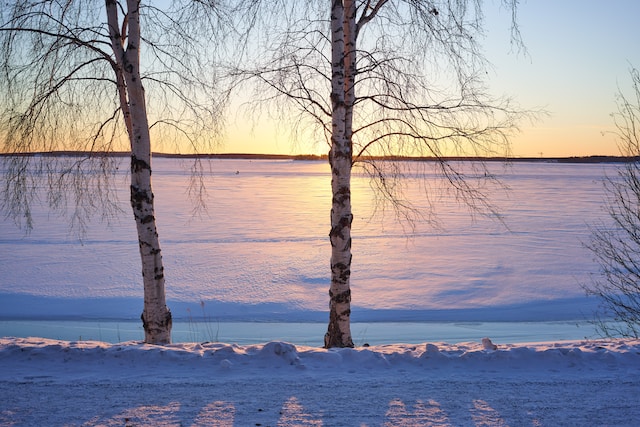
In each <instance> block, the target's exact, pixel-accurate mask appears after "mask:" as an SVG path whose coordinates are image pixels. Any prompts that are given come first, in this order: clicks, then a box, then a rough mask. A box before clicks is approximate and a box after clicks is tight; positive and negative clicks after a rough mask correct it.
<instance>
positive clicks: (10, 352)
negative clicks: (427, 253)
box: [0, 338, 640, 427]
mask: <svg viewBox="0 0 640 427" xmlns="http://www.w3.org/2000/svg"><path fill="white" fill-rule="evenodd" d="M491 344H493V345H495V346H496V347H497V348H496V349H494V347H493V346H492V345H491ZM0 366H2V369H0V396H2V398H1V399H0V425H1V426H45V425H46V426H62V425H64V426H348V427H351V426H356V427H363V426H385V427H386V426H629V427H632V426H637V425H638V421H639V420H640V403H638V396H639V395H640V341H629V340H627V341H622V340H616V341H609V342H602V341H582V342H568V341H565V342H557V343H533V344H518V345H510V344H503V343H499V342H494V343H489V342H487V343H484V344H483V343H482V342H469V343H460V344H455V345H452V344H445V343H439V342H434V343H424V344H393V345H382V346H372V347H368V348H363V347H361V348H357V349H334V350H323V349H319V348H317V347H305V346H294V345H292V344H288V343H284V342H269V343H265V344H259V345H246V346H238V345H233V344H223V343H198V344H174V345H170V346H149V345H143V344H140V343H136V342H126V343H120V344H106V343H102V342H91V341H83V342H69V341H55V340H46V339H41V338H15V339H6V338H5V339H0Z"/></svg>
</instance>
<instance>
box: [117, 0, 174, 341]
mask: <svg viewBox="0 0 640 427" xmlns="http://www.w3.org/2000/svg"><path fill="white" fill-rule="evenodd" d="M105 3H106V8H107V17H108V22H109V28H110V35H111V42H112V47H113V51H114V55H115V59H116V63H117V66H116V70H115V71H116V75H117V78H118V83H119V85H118V89H119V91H120V102H121V107H122V111H123V115H124V118H125V122H126V124H127V130H128V131H129V141H130V144H131V207H132V209H133V215H134V218H135V221H136V228H137V232H138V242H139V247H140V257H141V260H142V277H143V284H144V310H143V312H142V316H141V318H142V323H143V326H144V331H145V342H146V343H150V344H166V343H170V342H171V324H172V321H171V312H170V311H169V309H168V308H167V305H166V299H165V287H164V267H163V265H162V254H161V250H160V241H159V238H158V232H157V228H156V222H155V211H154V204H153V192H152V188H151V138H150V135H149V123H148V119H147V110H146V105H145V98H144V87H143V85H142V80H141V78H140V49H139V48H140V40H141V38H140V19H139V6H140V1H139V0H127V10H128V13H127V16H126V17H125V19H124V23H123V25H122V27H123V31H122V33H121V32H120V30H119V22H118V9H117V5H116V2H115V1H114V0H106V1H105ZM125 31H126V33H125ZM125 34H126V44H127V45H126V49H125V48H124V46H123V45H124V41H125Z"/></svg>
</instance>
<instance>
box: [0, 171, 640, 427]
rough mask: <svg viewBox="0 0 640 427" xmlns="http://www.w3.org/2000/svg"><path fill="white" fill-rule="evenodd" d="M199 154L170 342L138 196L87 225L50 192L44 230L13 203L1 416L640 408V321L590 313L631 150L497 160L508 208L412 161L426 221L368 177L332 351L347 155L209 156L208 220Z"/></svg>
mask: <svg viewBox="0 0 640 427" xmlns="http://www.w3.org/2000/svg"><path fill="white" fill-rule="evenodd" d="M179 163H180V162H178V161H176V160H171V159H157V160H156V162H155V171H154V185H155V193H156V200H157V202H158V211H157V217H158V222H159V228H160V238H161V244H162V245H163V254H164V259H165V261H166V266H165V267H166V273H167V292H168V296H169V298H168V300H169V306H170V308H171V309H172V312H173V315H174V318H175V325H174V326H175V327H174V332H175V336H174V342H176V343H175V344H172V345H167V346H150V345H145V344H142V343H140V342H139V341H138V340H140V339H141V337H142V333H141V328H140V325H139V321H138V318H139V314H140V311H141V307H142V296H141V289H140V285H139V277H138V276H139V270H140V269H139V265H138V264H139V259H138V255H137V253H136V250H137V243H136V240H135V231H134V230H133V221H131V220H130V218H129V215H126V214H125V215H123V217H122V218H118V219H116V222H115V223H114V224H113V225H112V226H111V227H105V226H104V225H102V224H99V223H97V222H96V223H95V224H90V225H91V226H90V227H89V233H88V234H87V236H85V237H84V239H83V241H82V244H79V243H78V241H77V240H76V239H75V238H74V236H73V235H70V234H69V233H68V230H67V223H66V222H65V220H64V219H58V218H56V217H55V216H52V215H50V214H49V213H48V212H47V211H46V210H44V209H42V208H36V209H35V210H34V213H35V215H36V218H35V219H36V224H35V225H36V228H35V230H34V231H33V233H32V234H30V235H24V234H23V233H22V232H21V231H20V230H16V229H15V227H14V226H13V224H12V223H11V221H9V220H7V219H2V220H0V230H1V233H0V316H1V318H0V336H5V337H4V338H0V397H1V398H0V426H43V425H54V426H58V425H60V426H62V425H64V426H97V425H101V426H140V425H153V426H338V427H339V426H356V427H364V426H368V427H371V426H385V427H387V426H416V425H419V426H586V425H608V426H635V425H637V424H638V420H640V404H638V400H637V396H638V395H640V341H638V340H619V339H616V340H607V341H605V340H598V339H593V338H594V334H593V331H591V330H588V329H586V330H585V329H584V328H585V324H586V323H585V322H586V321H587V320H588V319H590V316H591V315H592V310H593V308H594V306H595V303H596V302H594V301H593V300H592V299H588V298H586V297H585V296H584V292H583V290H582V289H581V288H580V284H581V283H584V282H585V281H586V280H588V277H589V274H591V273H596V272H597V266H595V265H594V264H593V262H592V261H591V256H590V254H589V252H588V251H587V250H586V249H585V248H584V246H583V244H582V243H583V242H585V241H586V239H588V236H589V234H588V227H587V225H588V224H591V223H594V222H595V221H597V220H599V219H600V218H602V216H603V212H602V210H601V208H600V202H601V200H602V188H601V185H600V182H599V179H600V178H601V177H602V176H603V174H604V173H608V174H610V175H613V174H614V173H612V172H614V169H613V166H612V165H558V164H541V163H532V164H523V163H516V164H514V165H512V166H510V167H508V168H505V169H502V166H497V165H491V167H493V168H495V169H496V170H495V172H496V173H498V175H500V178H501V179H502V180H503V182H504V183H505V184H506V185H507V186H509V187H510V188H511V191H510V192H509V193H501V192H496V193H495V194H492V196H494V197H493V198H494V200H495V201H496V203H497V204H498V208H499V209H500V211H501V212H502V213H503V215H504V220H505V224H506V225H507V227H505V226H504V225H503V224H500V223H499V222H495V221H490V220H487V219H485V218H482V217H477V218H476V220H475V221H471V220H469V216H468V213H467V212H465V211H464V210H461V209H460V207H459V206H457V205H456V204H455V203H453V199H454V197H453V196H452V195H450V194H448V193H446V192H443V193H437V194H435V195H434V194H431V196H430V198H429V200H424V199H419V198H417V197H416V195H417V193H416V192H418V191H420V187H419V186H417V185H416V182H413V181H408V182H407V191H408V194H409V196H411V197H412V199H414V200H421V202H420V203H423V205H421V207H423V208H426V206H428V205H434V206H436V209H437V212H438V214H439V217H438V219H439V227H436V228H433V227H432V226H431V225H429V224H426V223H418V224H416V226H417V228H416V232H415V234H414V235H413V237H411V238H407V237H406V236H405V235H404V234H403V232H402V229H401V227H399V226H398V225H397V224H396V223H395V222H394V218H393V215H392V214H391V213H390V212H388V211H386V212H381V211H378V214H379V215H377V216H374V217H371V214H372V212H373V208H374V206H375V203H374V202H373V201H372V199H371V197H370V196H371V194H370V193H368V192H367V191H368V184H367V183H366V181H365V180H364V179H360V178H358V177H357V176H356V178H355V180H354V186H356V189H357V191H355V192H354V212H355V214H356V219H355V222H354V227H355V228H354V266H353V276H352V277H353V295H354V297H353V298H354V299H353V302H354V307H353V316H352V317H353V320H354V333H353V335H354V339H355V340H356V344H357V346H358V347H357V348H355V349H332V350H324V349H322V348H320V345H321V342H322V335H323V328H324V326H323V325H324V321H325V317H326V304H327V301H326V292H327V289H328V278H327V270H328V254H327V250H328V249H327V246H328V239H327V238H326V234H327V232H328V230H327V224H326V221H327V217H328V213H327V207H328V206H329V198H330V195H329V193H328V192H329V185H328V178H327V176H328V169H327V166H326V165H325V164H324V163H319V162H274V161H253V162H251V161H236V160H233V161H211V163H210V164H209V165H208V167H209V166H210V168H211V173H209V174H207V175H206V177H205V178H206V179H207V180H208V185H209V192H210V196H211V200H210V203H209V214H208V216H204V217H202V218H191V217H190V216H189V212H190V210H191V205H190V202H189V201H188V200H187V198H186V196H185V195H184V190H185V188H186V185H187V181H188V180H187V178H186V175H185V173H184V170H183V169H182V168H181V165H180V164H179ZM121 169H126V167H123V168H121ZM236 171H239V173H238V174H236ZM425 173H426V172H425ZM122 179H123V183H126V176H124V175H123V177H122ZM429 179H430V182H433V180H434V179H435V178H433V177H429ZM122 187H123V188H124V189H125V190H126V185H125V184H123V186H122ZM125 190H123V193H122V195H121V200H122V201H123V202H122V203H123V211H124V212H128V210H127V207H126V201H127V200H128V197H127V195H126V194H125ZM356 195H357V196H356ZM256 213H259V214H256ZM381 213H383V215H380V214H381ZM88 325H93V326H91V327H89V326H88ZM132 325H135V326H132ZM576 325H578V326H580V328H577V327H576ZM76 328H82V329H76ZM87 328H89V329H90V328H93V329H92V331H91V332H90V333H89V332H87V330H88V329H87ZM214 329H215V330H214ZM572 329H575V333H574V332H572ZM583 338H584V339H583ZM92 339H93V340H92ZM96 340H97V341H96ZM367 343H368V344H371V345H370V346H366V345H365V344H367Z"/></svg>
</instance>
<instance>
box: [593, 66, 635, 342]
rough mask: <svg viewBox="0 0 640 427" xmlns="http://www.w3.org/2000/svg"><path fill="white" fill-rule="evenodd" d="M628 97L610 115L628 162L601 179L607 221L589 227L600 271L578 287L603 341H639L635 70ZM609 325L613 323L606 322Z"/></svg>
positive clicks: (621, 99) (620, 97)
mask: <svg viewBox="0 0 640 427" xmlns="http://www.w3.org/2000/svg"><path fill="white" fill-rule="evenodd" d="M631 80H632V87H633V92H632V94H631V96H628V95H625V94H624V93H623V91H619V93H618V99H617V101H618V111H617V112H616V113H615V114H613V117H614V122H615V126H616V129H617V136H618V141H619V148H620V154H621V155H623V156H626V157H628V158H629V160H628V162H626V163H625V164H624V166H622V167H620V168H619V170H618V173H617V175H615V176H610V177H606V178H605V180H604V189H605V192H606V198H605V206H606V210H607V213H608V214H609V218H610V220H611V221H610V222H609V223H604V222H603V223H601V224H598V225H595V226H593V227H592V234H591V241H590V242H589V243H588V244H587V247H588V248H589V249H590V250H591V252H592V253H593V255H594V260H595V261H596V262H597V264H598V265H599V267H600V272H599V274H597V275H593V277H592V281H591V283H587V284H585V285H583V288H584V289H585V291H586V292H587V294H588V295H594V296H596V297H597V298H598V299H599V300H600V302H601V305H600V307H599V312H598V313H596V315H597V320H596V326H597V327H598V329H599V330H600V332H601V333H603V334H604V335H605V336H608V337H614V336H623V337H631V338H638V337H640V71H639V70H638V69H636V68H633V69H632V70H631ZM611 320H613V322H612V321H611Z"/></svg>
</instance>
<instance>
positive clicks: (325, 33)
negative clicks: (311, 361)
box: [235, 0, 528, 348]
mask: <svg viewBox="0 0 640 427" xmlns="http://www.w3.org/2000/svg"><path fill="white" fill-rule="evenodd" d="M275 3H277V4H274V2H265V3H264V4H262V3H261V2H259V1H254V2H252V4H253V5H254V6H255V8H254V9H253V10H254V12H255V15H253V16H254V17H255V20H256V21H255V22H257V25H256V27H257V28H261V27H262V28H264V29H265V31H268V34H269V38H268V43H262V44H261V43H260V39H257V42H256V49H255V51H254V52H249V53H250V54H251V53H253V54H254V57H255V58H256V59H255V63H256V64H257V65H256V66H255V67H253V68H251V67H246V68H243V69H237V70H235V74H236V75H237V76H239V77H242V78H244V79H245V80H243V81H248V80H250V81H254V82H256V81H257V82H258V87H259V89H257V91H256V94H255V98H256V99H257V100H258V103H259V104H258V105H259V106H260V105H261V106H266V107H267V108H269V110H270V113H272V112H273V109H274V108H277V109H279V110H278V111H277V112H278V113H279V114H280V115H281V116H283V117H286V120H287V121H288V122H291V123H293V124H294V125H293V127H294V130H295V132H296V135H297V136H298V137H299V138H314V139H315V138H321V139H323V140H325V141H326V142H327V144H328V146H329V156H328V158H329V163H330V166H331V177H332V178H331V188H332V195H333V196H332V204H331V228H330V232H329V239H330V243H331V260H330V267H331V284H330V288H329V301H330V302H329V324H328V329H327V333H326V335H325V340H324V345H325V347H327V348H331V347H352V346H353V345H354V344H353V339H352V336H351V330H350V317H351V286H350V277H351V261H352V251H351V247H352V233H351V231H352V223H353V212H352V208H351V174H352V168H353V166H354V165H359V166H360V167H361V168H362V169H361V170H362V171H364V172H365V173H368V174H369V176H371V177H372V179H373V180H372V185H373V186H374V187H375V188H376V190H378V195H379V196H380V197H381V199H382V200H383V201H386V202H389V203H391V205H392V206H393V207H394V208H396V209H397V212H398V214H399V215H400V216H404V217H405V218H408V219H411V218H414V216H413V215H414V214H418V215H419V212H416V211H415V210H414V209H413V208H412V204H411V203H410V201H408V200H405V199H404V198H403V195H402V194H401V192H400V191H399V188H400V187H399V186H398V185H397V184H398V181H397V179H398V178H402V173H403V172H402V171H403V169H402V168H403V166H402V164H401V162H393V161H390V159H393V158H405V157H429V158H431V159H432V160H434V164H435V165H436V166H437V168H438V170H439V171H440V172H441V173H442V175H443V176H444V177H445V178H446V180H447V181H448V183H449V184H450V186H451V188H453V189H454V190H455V191H456V192H457V195H458V196H459V197H460V198H461V199H462V200H463V201H464V202H466V203H467V204H468V205H469V206H470V207H471V208H472V209H474V210H478V211H483V212H488V213H496V212H495V210H494V209H493V208H492V205H491V204H490V201H489V200H488V199H487V197H486V195H485V193H484V192H483V188H486V187H485V184H486V182H485V181H487V180H489V181H491V180H492V179H493V177H492V175H491V174H490V173H488V171H487V170H486V168H485V167H484V165H482V164H481V163H480V164H479V167H480V168H481V170H480V171H477V170H473V171H471V173H467V172H465V171H464V170H462V169H460V168H458V167H457V166H456V163H455V162H450V161H448V160H447V159H448V158H449V157H451V156H476V157H480V156H490V155H505V154H508V148H509V144H508V137H509V135H510V133H511V132H513V131H514V130H516V126H517V124H518V122H519V120H521V119H522V118H523V117H525V116H527V115H528V113H526V112H523V111H521V110H520V109H518V108H517V107H515V106H513V105H512V102H511V101H510V100H509V99H508V98H493V97H491V96H489V94H488V91H487V89H486V86H485V84H484V80H483V79H484V76H485V75H486V70H487V68H488V64H487V61H486V60H485V58H484V56H483V55H482V51H481V48H480V44H479V42H480V40H481V38H482V36H483V15H482V2H481V1H479V0H465V1H460V0H441V1H428V2H425V1H414V0H331V1H330V2H325V3H316V2H295V3H294V2H287V1H281V2H275ZM502 3H503V4H504V6H505V9H506V10H508V11H509V12H510V19H511V26H510V31H511V34H510V36H511V38H512V40H513V43H514V44H515V46H516V47H517V48H520V47H521V46H522V45H521V42H520V37H519V33H518V27H517V25H515V22H516V14H515V13H516V5H517V1H516V0H504V1H503V2H502ZM266 5H268V8H262V9H261V8H260V6H266ZM256 11H257V12H256ZM269 11H275V12H274V13H270V12H269ZM251 22H254V21H251ZM265 88H267V89H270V91H265ZM265 93H266V95H265ZM279 100H286V101H288V102H285V103H281V102H277V101H279ZM260 102H262V103H261V104H260ZM274 106H275V107H274ZM298 131H299V132H298ZM378 158H384V159H386V160H384V161H378V160H377V159H378Z"/></svg>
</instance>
